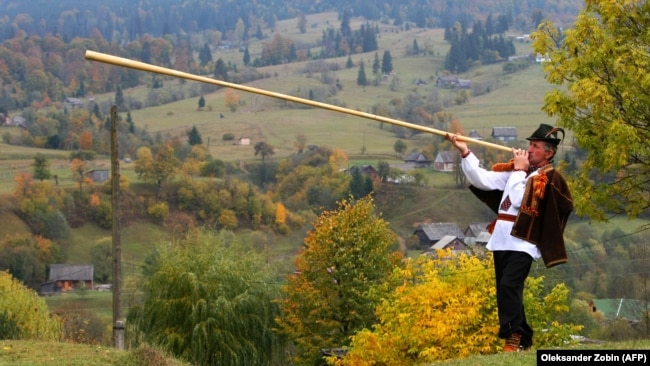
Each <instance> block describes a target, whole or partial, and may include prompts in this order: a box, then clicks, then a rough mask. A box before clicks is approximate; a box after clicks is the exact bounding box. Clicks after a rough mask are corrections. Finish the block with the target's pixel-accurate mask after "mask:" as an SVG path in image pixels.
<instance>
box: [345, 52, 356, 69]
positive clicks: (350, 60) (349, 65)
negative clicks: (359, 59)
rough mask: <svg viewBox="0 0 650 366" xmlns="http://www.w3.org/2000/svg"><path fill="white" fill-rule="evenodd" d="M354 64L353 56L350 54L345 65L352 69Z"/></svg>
mask: <svg viewBox="0 0 650 366" xmlns="http://www.w3.org/2000/svg"><path fill="white" fill-rule="evenodd" d="M352 66H354V62H352V56H350V55H348V60H347V61H346V62H345V67H346V68H347V69H351V68H352Z"/></svg>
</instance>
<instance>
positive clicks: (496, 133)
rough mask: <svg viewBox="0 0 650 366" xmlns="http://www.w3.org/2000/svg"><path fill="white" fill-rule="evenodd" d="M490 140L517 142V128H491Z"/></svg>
mask: <svg viewBox="0 0 650 366" xmlns="http://www.w3.org/2000/svg"><path fill="white" fill-rule="evenodd" d="M492 138H494V139H496V140H499V141H517V127H493V128H492Z"/></svg>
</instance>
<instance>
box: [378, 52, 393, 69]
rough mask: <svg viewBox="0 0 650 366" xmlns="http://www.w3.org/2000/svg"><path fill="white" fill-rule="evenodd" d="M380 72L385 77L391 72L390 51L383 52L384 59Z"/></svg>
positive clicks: (391, 60) (391, 59)
mask: <svg viewBox="0 0 650 366" xmlns="http://www.w3.org/2000/svg"><path fill="white" fill-rule="evenodd" d="M381 72H382V73H383V74H385V75H389V74H390V73H391V72H393V58H392V57H391V55H390V51H389V50H386V51H384V57H383V58H382V61H381Z"/></svg>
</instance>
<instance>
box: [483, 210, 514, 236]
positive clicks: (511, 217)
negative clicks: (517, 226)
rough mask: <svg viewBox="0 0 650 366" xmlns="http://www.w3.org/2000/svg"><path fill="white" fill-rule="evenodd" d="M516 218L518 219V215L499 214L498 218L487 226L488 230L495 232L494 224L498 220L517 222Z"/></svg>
mask: <svg viewBox="0 0 650 366" xmlns="http://www.w3.org/2000/svg"><path fill="white" fill-rule="evenodd" d="M516 219H517V216H515V215H509V214H504V213H500V214H498V215H497V218H496V219H495V220H493V221H492V222H491V223H490V224H489V225H488V226H487V231H488V233H490V234H492V232H494V226H495V225H496V224H497V220H501V221H510V222H515V220H516Z"/></svg>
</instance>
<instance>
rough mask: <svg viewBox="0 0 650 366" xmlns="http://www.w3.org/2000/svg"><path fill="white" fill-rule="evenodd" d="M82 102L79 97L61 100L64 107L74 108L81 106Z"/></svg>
mask: <svg viewBox="0 0 650 366" xmlns="http://www.w3.org/2000/svg"><path fill="white" fill-rule="evenodd" d="M83 106H84V102H83V101H82V100H81V99H79V98H70V97H68V98H65V99H64V100H63V107H64V108H66V109H75V108H83Z"/></svg>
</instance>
